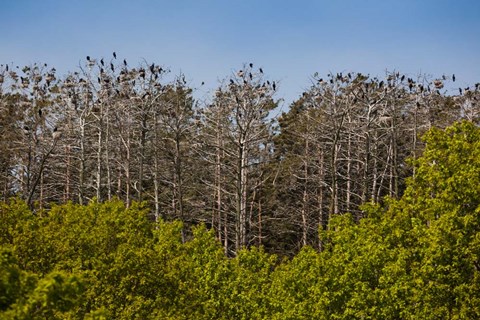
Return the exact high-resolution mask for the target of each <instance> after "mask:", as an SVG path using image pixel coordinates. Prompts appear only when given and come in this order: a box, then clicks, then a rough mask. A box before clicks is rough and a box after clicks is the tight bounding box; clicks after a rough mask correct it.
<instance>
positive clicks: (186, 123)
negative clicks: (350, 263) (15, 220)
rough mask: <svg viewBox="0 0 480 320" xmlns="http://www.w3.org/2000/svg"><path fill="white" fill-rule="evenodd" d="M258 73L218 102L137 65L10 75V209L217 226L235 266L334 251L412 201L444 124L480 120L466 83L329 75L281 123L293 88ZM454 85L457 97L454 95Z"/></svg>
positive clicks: (4, 82) (5, 190) (2, 105)
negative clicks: (370, 210)
mask: <svg viewBox="0 0 480 320" xmlns="http://www.w3.org/2000/svg"><path fill="white" fill-rule="evenodd" d="M267 71H268V70H263V69H262V68H260V67H258V66H257V65H255V64H254V63H246V64H244V65H242V66H241V67H240V68H239V69H238V70H236V71H234V72H232V74H230V75H227V76H226V77H225V78H224V80H223V81H220V82H219V84H218V87H217V89H216V90H215V91H214V92H212V94H211V96H210V97H209V98H207V99H206V100H205V101H200V100H198V99H195V98H194V97H195V94H194V93H195V92H196V90H198V88H194V87H191V86H190V85H189V83H188V82H187V81H186V77H185V75H183V74H180V75H177V76H172V75H170V72H169V70H168V68H167V67H165V66H162V65H160V64H156V63H147V62H143V63H140V64H138V65H134V64H132V63H131V62H129V61H126V60H125V59H123V58H122V57H120V56H118V57H117V55H116V54H115V55H113V54H112V55H110V56H109V57H98V58H97V57H90V56H88V57H86V59H84V60H83V61H82V62H81V63H80V65H79V68H78V69H77V70H76V71H72V72H69V73H67V74H66V75H58V74H57V71H56V69H55V68H54V67H51V66H48V65H46V64H32V65H30V66H25V67H23V68H19V67H16V66H14V65H12V64H8V65H1V66H0V134H1V137H2V139H1V140H0V166H1V167H0V190H1V191H0V192H1V194H0V197H1V199H2V200H3V201H7V200H8V199H10V198H11V197H19V198H21V199H23V200H24V201H25V202H26V204H27V206H28V207H29V209H30V210H31V211H32V212H34V213H38V212H41V211H42V210H44V209H50V208H52V204H66V203H69V202H72V203H74V204H80V205H87V204H89V203H92V201H93V202H99V203H103V202H104V201H112V200H114V199H119V200H121V201H122V202H124V203H125V205H126V207H127V208H129V207H130V206H131V205H132V204H133V202H135V201H136V202H139V203H142V205H144V206H145V208H148V215H149V220H153V221H160V220H163V221H174V220H180V221H181V222H182V226H183V227H182V240H183V241H186V240H187V239H189V237H191V233H190V229H191V226H195V225H198V224H201V223H205V224H206V225H207V227H208V228H209V229H212V230H214V231H213V232H215V237H216V238H217V239H218V240H219V241H220V242H221V243H222V246H223V248H224V252H225V254H226V255H227V256H235V255H237V254H238V253H239V252H240V251H241V249H242V248H244V247H251V246H263V247H264V248H265V250H266V251H267V252H269V253H276V254H279V255H280V256H284V255H287V256H293V255H295V254H296V253H297V252H298V251H299V250H300V249H301V248H302V247H303V246H305V245H310V246H312V247H314V248H317V249H318V250H322V245H323V243H322V241H320V239H321V237H320V234H321V232H320V233H319V231H322V232H323V231H326V230H328V228H329V227H328V226H329V223H330V220H331V219H333V218H334V217H335V216H337V215H344V214H346V213H350V214H351V215H352V217H353V219H354V221H355V222H359V221H360V220H361V219H362V218H363V217H364V216H365V215H366V212H365V211H364V210H362V209H361V205H362V204H364V203H367V202H371V201H373V202H380V203H381V202H383V201H384V200H383V199H384V198H385V197H386V196H388V197H389V198H392V199H399V198H400V197H401V195H402V194H403V193H404V191H405V187H406V183H405V181H406V179H407V177H409V176H411V175H414V176H415V175H416V172H415V170H416V169H414V168H415V167H412V166H411V165H410V164H409V163H408V161H407V159H412V160H413V161H416V160H417V159H418V158H419V156H420V155H421V154H422V151H423V148H424V143H423V142H422V141H421V140H420V139H419V137H420V136H421V135H423V134H424V133H425V132H427V131H428V130H429V129H430V128H434V127H436V128H446V127H447V126H449V125H452V124H453V123H454V122H455V121H460V120H468V121H471V122H472V123H473V124H475V125H478V123H479V95H480V88H479V86H480V84H476V85H471V86H469V87H460V88H458V83H459V80H458V79H455V75H448V76H447V75H441V76H439V77H430V76H427V75H417V76H412V75H405V74H401V73H400V72H387V73H386V74H385V76H384V77H370V76H369V75H365V74H361V73H354V72H343V73H336V74H334V73H330V74H327V75H325V76H322V75H319V74H318V73H315V74H314V75H313V76H312V77H311V80H312V81H311V82H312V85H311V87H310V88H307V89H306V90H305V92H303V94H302V95H301V96H300V97H299V98H298V99H297V100H296V101H294V102H293V103H292V104H291V106H290V108H289V109H288V110H286V111H285V112H284V113H282V114H281V115H278V116H275V114H274V112H273V111H275V110H277V107H278V104H279V100H278V99H277V98H276V97H277V96H278V92H279V90H281V87H280V84H279V83H278V81H275V80H274V79H271V78H269V77H268V74H267ZM452 88H454V89H453V90H454V91H452Z"/></svg>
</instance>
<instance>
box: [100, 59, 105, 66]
mask: <svg viewBox="0 0 480 320" xmlns="http://www.w3.org/2000/svg"><path fill="white" fill-rule="evenodd" d="M100 63H101V64H102V66H104V65H105V63H104V62H103V58H102V59H100Z"/></svg>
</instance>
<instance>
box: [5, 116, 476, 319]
mask: <svg viewBox="0 0 480 320" xmlns="http://www.w3.org/2000/svg"><path fill="white" fill-rule="evenodd" d="M424 143H425V149H424V151H423V154H422V156H420V157H418V158H416V159H413V160H412V166H413V170H412V171H413V172H414V173H415V174H414V175H412V176H411V177H410V178H408V179H407V180H406V182H405V183H406V188H405V191H404V193H403V195H402V196H401V197H399V198H398V199H395V197H389V198H387V199H386V200H385V201H384V202H383V203H382V204H378V203H375V202H369V203H367V204H364V205H362V207H361V209H360V210H361V212H362V218H361V219H360V220H359V221H357V217H356V216H355V215H354V214H337V215H334V216H333V217H332V218H331V219H330V221H329V223H328V226H327V228H325V229H324V228H322V226H319V229H320V230H319V240H320V241H321V243H322V250H321V251H320V250H318V248H314V247H312V246H309V245H306V246H304V247H303V248H302V249H301V250H300V251H299V252H298V254H296V255H295V256H294V257H292V258H289V259H286V258H281V257H279V256H278V255H275V254H269V253H267V252H265V250H264V249H263V248H262V247H256V246H252V247H250V248H242V249H240V250H239V251H238V252H237V253H236V256H235V257H232V258H229V257H227V256H226V255H225V252H224V248H223V246H222V243H221V242H220V241H219V240H221V239H220V238H219V236H218V233H217V231H216V230H215V229H214V228H213V226H210V227H209V228H210V229H209V228H207V227H206V226H205V224H200V225H198V226H195V227H193V229H192V230H191V234H190V236H189V237H188V239H186V240H184V239H182V237H184V236H185V235H184V234H183V232H182V230H184V226H183V225H182V223H181V222H180V221H178V220H177V221H172V222H168V221H165V220H163V219H159V220H158V221H152V220H151V216H150V212H151V208H150V207H149V204H148V203H147V202H144V203H142V204H140V203H138V202H136V201H132V203H130V204H129V205H128V206H127V204H126V203H125V201H123V200H120V199H116V200H110V201H105V202H103V203H99V202H98V201H97V199H95V198H93V199H92V200H91V201H89V202H88V203H85V204H78V203H73V202H72V201H69V202H68V203H66V204H50V205H49V206H48V208H43V209H40V208H35V209H34V210H35V211H32V209H31V208H29V206H28V203H27V202H26V201H25V200H22V199H19V198H11V199H10V200H8V201H4V202H2V204H1V205H0V244H1V249H0V264H1V268H0V318H3V319H36V318H48V319H67V318H68V319H134V318H139V319H312V318H315V319H347V318H348V319H350V318H374V319H439V318H441V319H475V318H478V317H480V309H479V306H480V291H479V288H480V283H479V280H480V277H479V275H480V260H479V257H480V242H479V241H480V240H479V239H480V238H479V236H478V235H479V231H480V188H478V186H479V185H480V128H479V127H478V125H476V124H474V123H472V122H470V121H463V122H458V123H455V124H454V125H452V126H449V127H447V128H446V129H445V130H443V129H437V128H432V129H430V130H429V131H428V132H427V134H426V135H425V136H424Z"/></svg>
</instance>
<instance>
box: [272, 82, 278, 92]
mask: <svg viewBox="0 0 480 320" xmlns="http://www.w3.org/2000/svg"><path fill="white" fill-rule="evenodd" d="M272 88H273V91H275V90H276V88H277V85H276V84H275V81H273V84H272Z"/></svg>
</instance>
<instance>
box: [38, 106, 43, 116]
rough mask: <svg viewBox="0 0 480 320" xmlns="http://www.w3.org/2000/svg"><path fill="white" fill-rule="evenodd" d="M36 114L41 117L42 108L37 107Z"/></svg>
mask: <svg viewBox="0 0 480 320" xmlns="http://www.w3.org/2000/svg"><path fill="white" fill-rule="evenodd" d="M38 115H39V116H40V118H41V117H42V109H41V108H40V109H38Z"/></svg>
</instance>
